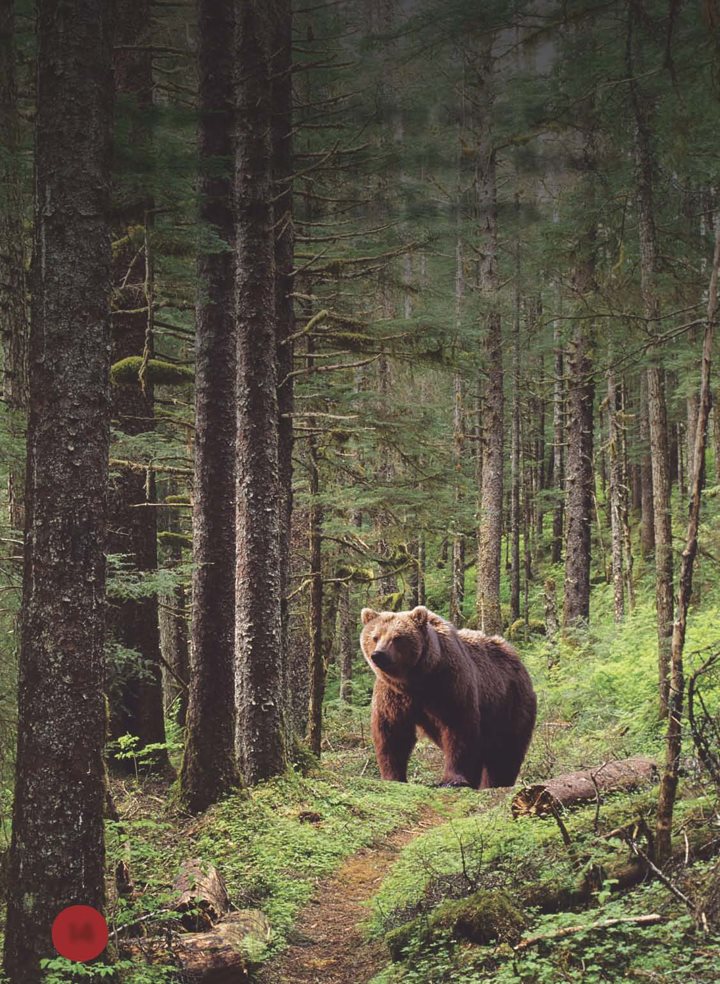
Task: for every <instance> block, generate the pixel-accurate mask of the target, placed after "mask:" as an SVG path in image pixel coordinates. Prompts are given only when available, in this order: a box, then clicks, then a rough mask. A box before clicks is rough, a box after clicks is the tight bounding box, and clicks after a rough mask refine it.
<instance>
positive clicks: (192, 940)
mask: <svg viewBox="0 0 720 984" xmlns="http://www.w3.org/2000/svg"><path fill="white" fill-rule="evenodd" d="M252 941H255V942H256V943H257V942H259V943H263V944H267V943H269V942H270V923H269V922H268V920H267V918H266V917H265V916H264V915H263V914H262V912H259V911H258V910H255V909H242V910H240V911H239V912H233V913H231V914H230V915H228V916H226V917H225V919H223V921H222V922H220V923H218V924H217V925H215V926H213V927H212V929H210V930H207V931H206V932H204V933H170V934H168V935H166V936H154V937H146V938H145V939H143V940H123V941H121V942H120V943H119V950H120V955H121V956H123V957H126V958H129V959H131V960H135V961H138V962H144V963H147V964H150V965H152V966H156V967H157V966H163V967H173V966H174V967H177V969H178V971H179V972H180V974H181V975H182V980H183V981H187V982H188V984H247V982H248V981H249V980H250V971H249V959H248V944H250V945H252Z"/></svg>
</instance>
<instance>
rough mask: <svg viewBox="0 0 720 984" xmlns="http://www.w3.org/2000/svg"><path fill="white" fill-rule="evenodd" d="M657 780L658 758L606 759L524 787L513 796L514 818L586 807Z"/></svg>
mask: <svg viewBox="0 0 720 984" xmlns="http://www.w3.org/2000/svg"><path fill="white" fill-rule="evenodd" d="M657 780H658V770H657V766H656V764H655V761H654V760H653V759H651V758H647V757H645V756H642V755H636V756H634V757H633V758H628V759H622V760H620V761H616V762H605V763H603V765H601V766H599V767H598V768H597V769H587V770H586V771H584V772H570V773H567V774H566V775H563V776H557V777H556V778H555V779H548V781H547V782H541V783H535V784H534V785H532V786H525V787H523V789H521V790H520V791H519V792H518V793H516V794H515V796H514V797H513V800H512V803H511V804H510V809H511V810H512V814H513V816H514V817H521V816H540V817H541V816H547V815H549V814H552V813H553V812H554V811H557V810H558V809H560V808H566V809H567V808H568V807H572V806H585V805H586V804H587V803H594V802H596V801H597V800H598V799H599V798H600V797H601V796H602V794H603V793H612V792H618V791H620V790H623V791H625V792H628V791H630V790H633V789H638V788H639V787H640V786H645V785H650V784H652V783H654V782H657Z"/></svg>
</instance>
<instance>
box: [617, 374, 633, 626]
mask: <svg viewBox="0 0 720 984" xmlns="http://www.w3.org/2000/svg"><path fill="white" fill-rule="evenodd" d="M620 407H621V412H622V422H621V424H620V426H619V436H620V524H621V526H622V540H623V561H624V578H625V596H626V598H627V604H628V607H629V609H630V611H633V609H634V608H635V583H634V581H633V546H632V529H631V527H630V476H629V468H628V451H627V410H626V407H627V387H626V386H625V383H624V381H623V384H622V385H621V387H620Z"/></svg>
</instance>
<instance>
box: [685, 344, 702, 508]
mask: <svg viewBox="0 0 720 984" xmlns="http://www.w3.org/2000/svg"><path fill="white" fill-rule="evenodd" d="M689 341H690V343H691V344H692V342H697V339H696V338H695V332H694V331H693V332H691V333H690V339H689ZM694 369H695V366H694V365H693V370H694ZM692 375H693V376H694V375H695V373H694V372H693V373H692ZM686 406H687V429H686V431H685V434H686V437H687V491H688V494H689V493H690V490H691V489H692V487H693V479H694V470H695V431H696V429H697V419H698V412H699V409H700V407H699V402H698V395H697V393H691V394H690V395H689V396H688V398H687V401H686Z"/></svg>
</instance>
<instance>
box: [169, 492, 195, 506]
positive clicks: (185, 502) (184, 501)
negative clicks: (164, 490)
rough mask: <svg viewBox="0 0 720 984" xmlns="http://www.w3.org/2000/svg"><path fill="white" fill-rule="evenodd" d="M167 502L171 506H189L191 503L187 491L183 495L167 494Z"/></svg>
mask: <svg viewBox="0 0 720 984" xmlns="http://www.w3.org/2000/svg"><path fill="white" fill-rule="evenodd" d="M165 502H167V504H168V505H169V506H189V505H190V504H191V503H190V500H189V499H188V497H187V493H184V494H182V495H166V496H165Z"/></svg>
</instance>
